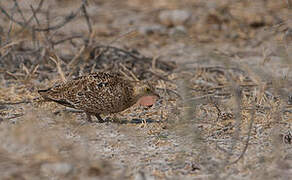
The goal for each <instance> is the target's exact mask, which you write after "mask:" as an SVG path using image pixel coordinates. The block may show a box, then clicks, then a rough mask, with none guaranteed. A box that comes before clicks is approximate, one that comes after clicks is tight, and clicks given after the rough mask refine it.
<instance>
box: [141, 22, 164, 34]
mask: <svg viewBox="0 0 292 180" xmlns="http://www.w3.org/2000/svg"><path fill="white" fill-rule="evenodd" d="M138 31H139V33H140V34H142V35H150V34H166V28H165V27H164V26H162V25H159V24H154V25H144V26H141V27H139V29H138Z"/></svg>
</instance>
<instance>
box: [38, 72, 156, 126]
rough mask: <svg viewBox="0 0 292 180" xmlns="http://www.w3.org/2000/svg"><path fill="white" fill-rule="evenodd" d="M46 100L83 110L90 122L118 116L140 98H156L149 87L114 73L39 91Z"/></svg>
mask: <svg viewBox="0 0 292 180" xmlns="http://www.w3.org/2000/svg"><path fill="white" fill-rule="evenodd" d="M38 92H39V94H40V95H41V96H42V97H43V98H44V99H46V100H49V101H54V102H57V103H59V104H62V105H64V106H67V107H71V108H75V109H80V110H83V111H84V112H85V113H86V114H87V117H88V120H89V121H91V117H90V116H91V115H95V116H96V117H97V118H98V120H99V121H103V120H102V118H101V117H100V114H104V115H106V114H110V113H117V112H121V111H123V110H125V109H127V108H129V107H131V106H132V105H134V104H135V103H136V102H137V101H138V99H139V98H141V97H143V96H147V95H156V94H155V92H154V89H153V87H152V86H150V85H149V84H148V83H144V82H137V81H129V80H125V79H123V78H121V77H120V76H118V75H117V74H113V73H105V72H99V73H92V74H89V75H86V76H81V77H78V78H75V79H73V80H70V81H68V82H66V83H62V84H60V85H57V86H54V87H51V88H49V89H46V90H39V91H38Z"/></svg>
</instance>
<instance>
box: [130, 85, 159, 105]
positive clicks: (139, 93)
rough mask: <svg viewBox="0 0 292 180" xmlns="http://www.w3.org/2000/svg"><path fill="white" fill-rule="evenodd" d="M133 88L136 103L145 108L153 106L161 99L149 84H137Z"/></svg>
mask: <svg viewBox="0 0 292 180" xmlns="http://www.w3.org/2000/svg"><path fill="white" fill-rule="evenodd" d="M133 87H134V97H135V99H136V101H138V103H139V104H141V105H143V106H151V105H152V104H154V103H155V101H156V100H157V99H158V98H159V95H158V94H157V93H156V92H155V89H154V87H153V86H152V85H151V84H150V83H148V82H143V81H139V82H135V83H134V86H133Z"/></svg>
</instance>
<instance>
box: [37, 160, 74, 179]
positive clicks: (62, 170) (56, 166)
mask: <svg viewBox="0 0 292 180" xmlns="http://www.w3.org/2000/svg"><path fill="white" fill-rule="evenodd" d="M72 170H73V166H72V165H71V164H68V163H45V164H43V165H42V166H41V172H42V173H44V174H46V175H59V176H66V175H67V174H69V173H70V172H71V171H72Z"/></svg>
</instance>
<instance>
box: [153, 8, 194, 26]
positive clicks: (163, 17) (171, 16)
mask: <svg viewBox="0 0 292 180" xmlns="http://www.w3.org/2000/svg"><path fill="white" fill-rule="evenodd" d="M190 17H191V13H190V12H188V11H186V10H164V11H162V12H160V14H159V20H160V22H161V24H163V25H166V26H179V25H185V24H186V22H187V21H188V20H189V19H190Z"/></svg>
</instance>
